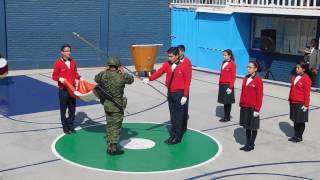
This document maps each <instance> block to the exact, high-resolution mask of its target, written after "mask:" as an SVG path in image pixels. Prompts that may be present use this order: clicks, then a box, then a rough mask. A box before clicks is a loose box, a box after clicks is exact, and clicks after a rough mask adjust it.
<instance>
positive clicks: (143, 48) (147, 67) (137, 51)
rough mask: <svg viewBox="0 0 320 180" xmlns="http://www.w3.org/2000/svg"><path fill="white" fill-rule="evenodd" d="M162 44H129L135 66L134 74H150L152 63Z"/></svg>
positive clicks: (154, 61) (152, 69)
mask: <svg viewBox="0 0 320 180" xmlns="http://www.w3.org/2000/svg"><path fill="white" fill-rule="evenodd" d="M160 46H162V44H134V45H132V46H131V53H132V57H133V61H134V66H135V68H136V74H137V75H140V76H150V74H151V72H152V71H154V68H153V66H154V64H155V63H156V58H157V55H158V52H159V47H160Z"/></svg>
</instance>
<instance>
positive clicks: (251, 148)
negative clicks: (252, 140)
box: [243, 146, 254, 152]
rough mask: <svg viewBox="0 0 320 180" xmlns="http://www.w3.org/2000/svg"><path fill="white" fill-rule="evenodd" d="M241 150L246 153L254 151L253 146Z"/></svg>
mask: <svg viewBox="0 0 320 180" xmlns="http://www.w3.org/2000/svg"><path fill="white" fill-rule="evenodd" d="M243 150H244V151H246V152H249V151H252V150H254V146H247V147H245V148H244V149H243Z"/></svg>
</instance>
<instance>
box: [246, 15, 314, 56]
mask: <svg viewBox="0 0 320 180" xmlns="http://www.w3.org/2000/svg"><path fill="white" fill-rule="evenodd" d="M252 25H253V26H252V40H251V48H252V49H256V50H260V49H261V47H262V44H261V43H262V38H261V34H262V31H265V30H268V29H269V30H272V31H275V37H274V36H271V38H272V37H274V38H275V48H274V52H278V53H282V54H292V55H298V54H302V50H303V49H305V48H306V46H308V45H309V43H310V40H311V39H313V38H316V33H317V19H302V18H287V17H267V16H253V19H252Z"/></svg>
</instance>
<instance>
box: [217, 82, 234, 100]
mask: <svg viewBox="0 0 320 180" xmlns="http://www.w3.org/2000/svg"><path fill="white" fill-rule="evenodd" d="M228 88H229V84H219V94H218V102H219V103H221V104H233V103H235V98H234V89H233V90H232V92H231V93H230V94H227V89H228Z"/></svg>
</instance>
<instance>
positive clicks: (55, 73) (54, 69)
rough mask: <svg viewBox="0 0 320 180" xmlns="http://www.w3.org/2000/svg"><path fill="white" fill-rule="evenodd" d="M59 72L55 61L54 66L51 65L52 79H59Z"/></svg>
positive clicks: (57, 63)
mask: <svg viewBox="0 0 320 180" xmlns="http://www.w3.org/2000/svg"><path fill="white" fill-rule="evenodd" d="M59 74H60V67H59V62H58V61H57V62H56V63H55V64H54V67H53V73H52V79H53V80H54V81H58V80H59Z"/></svg>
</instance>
